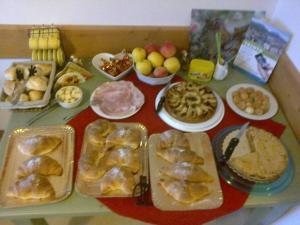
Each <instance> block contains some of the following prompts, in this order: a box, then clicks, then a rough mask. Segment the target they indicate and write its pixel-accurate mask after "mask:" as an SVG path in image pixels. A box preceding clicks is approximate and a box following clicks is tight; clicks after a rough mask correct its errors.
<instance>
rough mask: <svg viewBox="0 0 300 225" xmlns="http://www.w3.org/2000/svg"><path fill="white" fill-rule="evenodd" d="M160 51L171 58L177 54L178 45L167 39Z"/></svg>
mask: <svg viewBox="0 0 300 225" xmlns="http://www.w3.org/2000/svg"><path fill="white" fill-rule="evenodd" d="M159 51H160V53H161V54H162V55H163V56H164V57H165V58H169V57H172V56H174V55H175V54H176V47H175V45H173V44H172V43H171V42H169V41H166V42H165V43H164V44H163V45H162V46H161V47H160V49H159Z"/></svg>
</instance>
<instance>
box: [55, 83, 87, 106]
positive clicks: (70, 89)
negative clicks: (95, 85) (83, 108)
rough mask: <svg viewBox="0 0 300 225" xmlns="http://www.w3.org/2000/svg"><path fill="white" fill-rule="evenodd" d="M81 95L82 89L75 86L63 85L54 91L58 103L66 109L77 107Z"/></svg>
mask: <svg viewBox="0 0 300 225" xmlns="http://www.w3.org/2000/svg"><path fill="white" fill-rule="evenodd" d="M82 97H83V93H82V90H81V89H80V88H79V87H77V86H65V87H62V88H60V89H59V90H58V91H57V92H56V93H55V99H56V101H57V102H58V104H59V105H60V106H62V107H63V108H66V109H71V108H75V107H77V106H78V105H79V104H80V102H81V101H82Z"/></svg>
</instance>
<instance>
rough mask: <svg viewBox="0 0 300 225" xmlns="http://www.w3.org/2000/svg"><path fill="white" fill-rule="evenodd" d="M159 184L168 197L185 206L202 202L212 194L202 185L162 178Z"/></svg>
mask: <svg viewBox="0 0 300 225" xmlns="http://www.w3.org/2000/svg"><path fill="white" fill-rule="evenodd" d="M159 184H160V185H161V187H162V188H163V189H164V191H165V192H167V194H168V195H170V196H171V197H172V198H174V199H175V200H176V201H179V202H181V203H185V204H191V203H193V202H196V201H200V200H202V199H203V198H204V197H205V196H207V195H209V193H210V192H209V190H208V188H207V187H206V186H204V185H202V184H201V183H190V182H186V181H182V180H181V181H180V180H175V179H172V178H171V179H167V178H162V179H161V180H160V181H159Z"/></svg>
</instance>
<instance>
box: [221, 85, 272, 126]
mask: <svg viewBox="0 0 300 225" xmlns="http://www.w3.org/2000/svg"><path fill="white" fill-rule="evenodd" d="M226 100H227V102H228V105H229V106H230V107H231V109H232V110H233V111H234V112H236V113H237V114H239V115H240V116H242V117H245V118H248V119H253V120H264V119H268V118H271V117H272V116H274V115H275V114H276V112H277V110H278V105H277V101H276V99H275V97H274V96H273V95H272V94H271V93H270V92H269V91H267V90H265V89H264V88H262V87H260V86H257V85H253V84H247V83H242V84H237V85H234V86H232V87H231V88H230V89H228V91H227V93H226Z"/></svg>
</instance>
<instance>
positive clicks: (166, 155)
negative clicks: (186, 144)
mask: <svg viewBox="0 0 300 225" xmlns="http://www.w3.org/2000/svg"><path fill="white" fill-rule="evenodd" d="M156 154H157V155H158V156H160V157H161V158H163V159H164V160H166V161H168V162H170V163H177V162H189V163H194V164H203V162H204V161H203V158H202V157H201V156H198V155H197V154H196V153H195V152H193V151H190V150H186V149H183V148H168V149H166V150H160V149H157V150H156Z"/></svg>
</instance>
